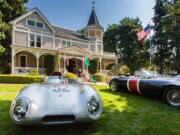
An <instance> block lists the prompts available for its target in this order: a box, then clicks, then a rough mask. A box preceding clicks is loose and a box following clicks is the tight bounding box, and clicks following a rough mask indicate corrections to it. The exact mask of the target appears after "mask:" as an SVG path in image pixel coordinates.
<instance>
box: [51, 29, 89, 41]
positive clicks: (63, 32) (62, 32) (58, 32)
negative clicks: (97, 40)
mask: <svg viewBox="0 0 180 135" xmlns="http://www.w3.org/2000/svg"><path fill="white" fill-rule="evenodd" d="M53 28H54V29H55V31H56V36H64V37H69V38H72V39H79V40H84V41H86V42H87V41H88V39H86V38H85V37H84V35H82V34H80V33H78V32H76V31H73V30H69V29H65V28H62V27H59V26H53Z"/></svg>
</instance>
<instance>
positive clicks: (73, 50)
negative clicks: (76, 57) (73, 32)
mask: <svg viewBox="0 0 180 135" xmlns="http://www.w3.org/2000/svg"><path fill="white" fill-rule="evenodd" d="M59 51H62V52H70V53H74V54H86V55H89V52H88V51H87V50H85V49H82V48H80V47H78V46H76V45H73V46H70V47H66V48H62V49H60V50H59Z"/></svg>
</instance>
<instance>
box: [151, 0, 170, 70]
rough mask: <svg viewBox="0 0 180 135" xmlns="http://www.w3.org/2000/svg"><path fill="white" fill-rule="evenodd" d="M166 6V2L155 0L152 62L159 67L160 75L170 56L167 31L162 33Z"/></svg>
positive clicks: (166, 0) (164, 0) (165, 0)
mask: <svg viewBox="0 0 180 135" xmlns="http://www.w3.org/2000/svg"><path fill="white" fill-rule="evenodd" d="M167 5H168V0H156V5H155V7H154V11H155V15H154V18H153V22H154V26H153V29H154V35H153V39H152V43H153V45H154V48H155V49H156V53H155V59H154V62H155V64H156V65H159V66H160V73H162V72H163V70H164V68H165V67H166V66H168V65H169V58H170V56H171V51H170V50H171V49H170V45H169V43H168V39H169V35H168V34H167V32H168V31H164V29H163V27H164V25H165V22H164V19H165V17H166V16H167V10H166V7H167Z"/></svg>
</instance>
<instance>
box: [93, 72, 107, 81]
mask: <svg viewBox="0 0 180 135" xmlns="http://www.w3.org/2000/svg"><path fill="white" fill-rule="evenodd" d="M94 80H96V82H104V81H105V78H104V74H101V73H96V74H94Z"/></svg>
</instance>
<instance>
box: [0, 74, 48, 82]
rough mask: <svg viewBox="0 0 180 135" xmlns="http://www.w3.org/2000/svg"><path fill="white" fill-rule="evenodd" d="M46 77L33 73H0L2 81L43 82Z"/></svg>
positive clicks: (0, 80)
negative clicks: (32, 74)
mask: <svg viewBox="0 0 180 135" xmlns="http://www.w3.org/2000/svg"><path fill="white" fill-rule="evenodd" d="M44 79H45V78H42V77H40V76H31V75H0V83H20V84H24V83H25V84H26V83H41V82H43V81H44Z"/></svg>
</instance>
